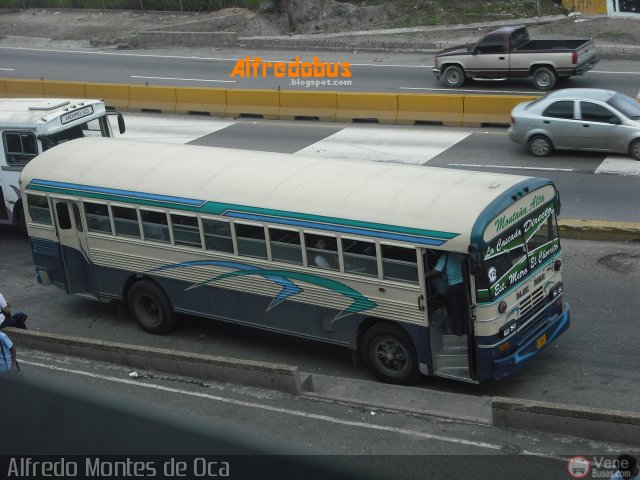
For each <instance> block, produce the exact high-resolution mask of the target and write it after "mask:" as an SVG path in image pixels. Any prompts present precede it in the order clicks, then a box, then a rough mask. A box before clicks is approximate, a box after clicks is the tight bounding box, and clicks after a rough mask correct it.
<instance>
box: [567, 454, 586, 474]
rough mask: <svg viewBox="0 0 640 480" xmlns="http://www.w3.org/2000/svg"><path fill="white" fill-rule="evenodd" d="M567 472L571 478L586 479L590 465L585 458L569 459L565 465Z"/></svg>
mask: <svg viewBox="0 0 640 480" xmlns="http://www.w3.org/2000/svg"><path fill="white" fill-rule="evenodd" d="M567 471H568V472H569V475H571V477H572V478H587V476H588V475H589V472H591V464H590V463H589V460H587V459H586V458H585V457H571V458H570V459H569V462H568V463H567Z"/></svg>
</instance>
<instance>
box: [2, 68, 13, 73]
mask: <svg viewBox="0 0 640 480" xmlns="http://www.w3.org/2000/svg"><path fill="white" fill-rule="evenodd" d="M0 70H2V71H3V72H15V71H16V69H15V68H0Z"/></svg>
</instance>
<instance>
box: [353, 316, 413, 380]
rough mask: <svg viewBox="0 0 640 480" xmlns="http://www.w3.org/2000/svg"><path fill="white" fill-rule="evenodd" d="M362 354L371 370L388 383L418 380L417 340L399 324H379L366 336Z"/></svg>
mask: <svg viewBox="0 0 640 480" xmlns="http://www.w3.org/2000/svg"><path fill="white" fill-rule="evenodd" d="M361 355H362V361H363V362H364V364H365V365H366V366H367V367H368V368H369V370H371V373H373V375H374V376H375V377H376V378H378V379H379V380H382V381H383V382H387V383H395V384H399V385H412V384H414V383H415V382H417V381H418V378H419V377H420V372H419V371H418V360H417V358H418V356H417V354H416V349H415V347H414V345H413V342H412V341H411V339H410V338H409V336H408V335H407V334H406V332H405V331H404V330H402V328H400V327H398V326H397V325H392V324H386V323H378V324H376V325H374V326H372V327H371V328H369V330H367V331H366V332H365V334H364V335H363V337H362V343H361Z"/></svg>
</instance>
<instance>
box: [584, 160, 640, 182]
mask: <svg viewBox="0 0 640 480" xmlns="http://www.w3.org/2000/svg"><path fill="white" fill-rule="evenodd" d="M603 173H608V174H613V175H628V176H635V177H640V161H638V160H635V159H633V158H630V157H621V156H615V155H610V156H608V157H607V158H605V159H604V161H603V162H602V163H601V164H600V166H599V167H598V168H596V171H595V174H596V175H599V174H603Z"/></svg>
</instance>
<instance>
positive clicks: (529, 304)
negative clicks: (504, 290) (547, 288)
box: [520, 287, 544, 316]
mask: <svg viewBox="0 0 640 480" xmlns="http://www.w3.org/2000/svg"><path fill="white" fill-rule="evenodd" d="M542 300H544V289H543V287H538V288H537V289H536V290H534V291H533V293H532V294H531V295H529V296H528V297H527V298H526V299H524V300H523V301H522V302H520V316H523V315H525V314H526V313H528V312H529V311H530V310H531V309H532V308H534V307H535V306H536V305H538V304H539V303H540V302H541V301H542Z"/></svg>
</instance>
